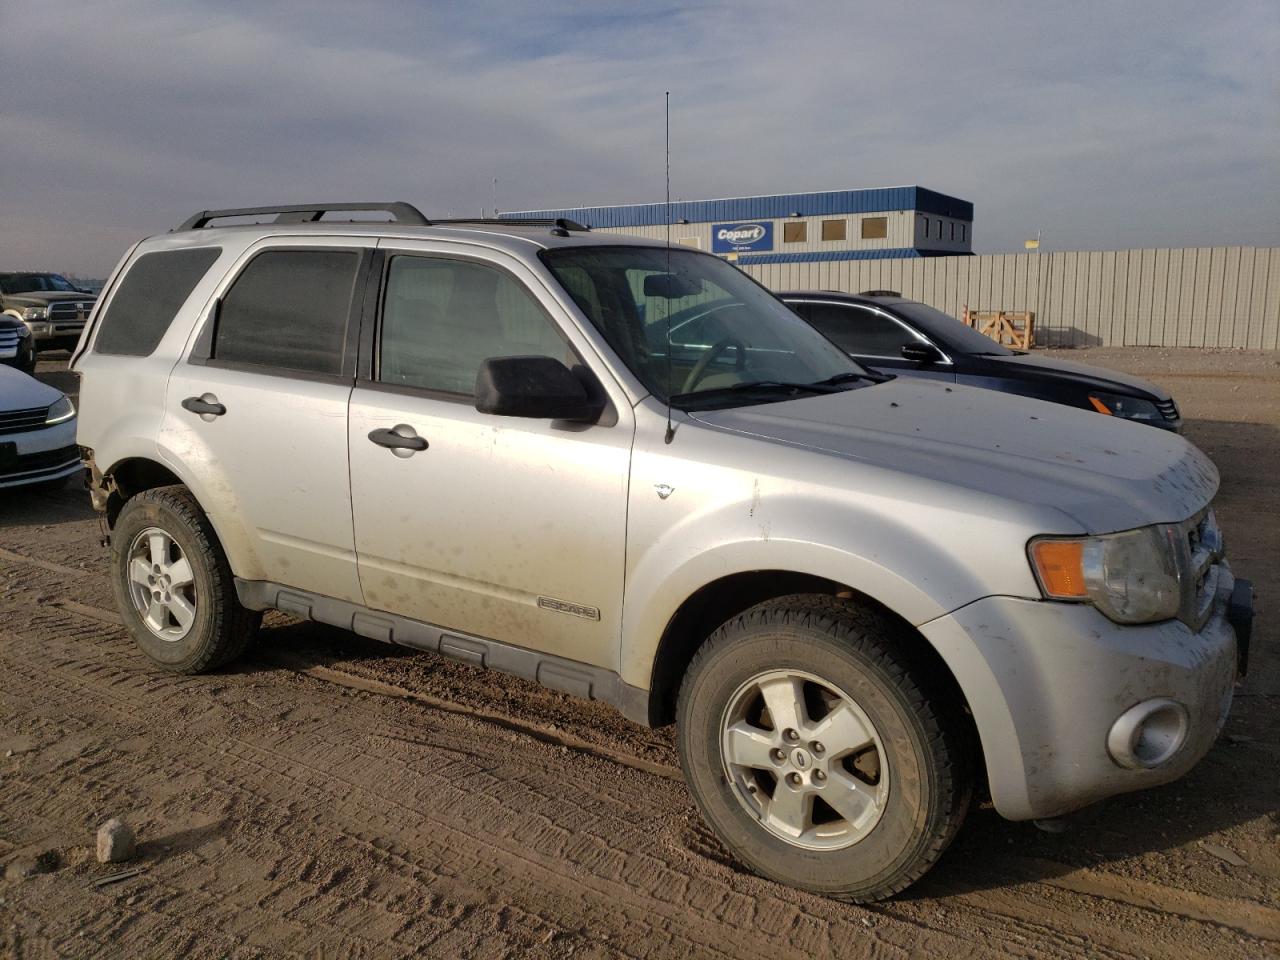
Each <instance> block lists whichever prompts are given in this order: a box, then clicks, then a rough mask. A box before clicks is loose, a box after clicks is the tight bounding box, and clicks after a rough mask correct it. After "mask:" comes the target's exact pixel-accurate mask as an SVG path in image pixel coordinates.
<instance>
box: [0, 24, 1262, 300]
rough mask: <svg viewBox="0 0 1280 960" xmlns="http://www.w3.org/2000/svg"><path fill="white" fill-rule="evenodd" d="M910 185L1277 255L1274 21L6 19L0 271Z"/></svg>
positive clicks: (1026, 216)
mask: <svg viewBox="0 0 1280 960" xmlns="http://www.w3.org/2000/svg"><path fill="white" fill-rule="evenodd" d="M667 90H669V91H670V92H671V187H672V194H673V196H676V197H681V198H684V199H690V200H693V199H703V198H710V197H728V196H743V195H753V194H767V193H789V192H804V191H810V190H838V189H850V188H863V187H883V186H894V185H900V184H920V185H922V186H926V187H930V188H932V189H935V190H939V191H942V192H944V193H949V194H952V195H955V196H959V197H962V198H964V199H966V200H971V201H973V203H974V204H975V215H974V216H975V222H974V230H973V238H974V249H975V250H976V251H977V252H979V253H994V252H1008V251H1012V250H1016V249H1021V247H1022V242H1023V240H1024V239H1026V238H1027V237H1031V236H1035V234H1036V232H1037V230H1039V231H1042V232H1043V238H1044V247H1045V248H1046V249H1057V250H1072V249H1119V248H1125V247H1137V246H1146V247H1152V246H1192V245H1232V244H1257V245H1276V244H1280V5H1277V4H1276V3H1275V0H1257V2H1254V0H1222V2H1220V3H1205V2H1203V0H1197V2H1182V0H1167V2H1139V0H1131V2H1093V0H1077V2H1073V3H1069V4H1059V3H1054V4H1049V3H1031V2H1016V3H1015V2H1010V3H1004V2H981V3H955V2H939V3H912V2H887V0H880V2H877V3H864V2H860V0H843V2H826V0H809V2H805V3H795V4H787V3H779V2H777V0H774V2H770V3H764V2H756V0H739V2H734V3H701V2H696V0H688V2H684V3H680V4H677V5H672V6H666V5H663V4H653V3H645V2H642V0H630V2H614V0H596V2H592V3H572V2H566V0H542V2H538V3H516V2H507V3H495V2H490V0H472V2H465V3H432V2H427V0H416V2H415V0H406V2H396V0H389V2H381V0H376V2H375V0H358V2H351V0H344V2H331V0H312V2H289V0H285V2H278V3H271V2H261V0H259V2H239V0H219V2H197V0H96V2H90V3H75V2H62V0H3V2H0V269H57V270H63V271H67V272H73V273H77V274H79V275H81V276H85V277H100V276H104V275H105V274H106V273H108V272H109V271H110V269H111V268H112V267H113V266H114V264H115V263H116V261H117V260H118V259H119V258H120V257H121V256H122V255H123V254H124V252H125V250H126V249H127V247H128V246H129V245H130V244H131V243H132V242H133V241H134V240H136V239H138V238H140V237H142V236H146V235H150V234H154V233H159V232H163V231H165V230H167V229H169V228H171V227H173V226H175V225H176V224H178V223H180V222H181V221H182V220H184V219H186V217H187V216H189V215H190V214H191V213H193V212H195V211H196V210H200V209H204V208H213V207H231V206H248V205H253V204H268V203H289V202H295V203H296V202H312V201H317V200H362V201H363V200H407V201H409V202H411V203H414V204H415V205H417V206H419V207H420V208H421V209H422V210H423V211H424V212H426V213H427V215H428V216H431V215H433V214H434V215H437V216H444V215H450V214H452V215H454V216H476V215H479V214H480V213H481V210H482V209H487V210H488V211H489V212H491V211H492V209H493V206H494V183H493V181H494V179H495V178H496V179H497V181H498V183H497V205H498V206H499V207H500V208H501V209H504V210H518V209H536V208H548V207H559V206H577V205H588V204H608V203H644V202H655V201H660V200H662V198H663V195H664V169H665V167H664V150H663V92H664V91H667Z"/></svg>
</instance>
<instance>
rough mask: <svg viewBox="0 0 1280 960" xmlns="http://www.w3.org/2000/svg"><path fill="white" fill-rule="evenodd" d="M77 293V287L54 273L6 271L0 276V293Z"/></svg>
mask: <svg viewBox="0 0 1280 960" xmlns="http://www.w3.org/2000/svg"><path fill="white" fill-rule="evenodd" d="M52 291H57V292H60V293H78V292H79V291H78V290H77V288H76V287H75V286H74V285H73V284H72V283H71V281H69V280H68V279H66V277H60V276H58V275H57V274H56V273H7V274H4V275H3V276H0V293H49V292H52Z"/></svg>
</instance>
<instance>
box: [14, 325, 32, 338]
mask: <svg viewBox="0 0 1280 960" xmlns="http://www.w3.org/2000/svg"><path fill="white" fill-rule="evenodd" d="M13 332H14V333H16V334H17V335H18V339H19V340H25V339H27V337H29V336H31V328H30V327H28V326H27V325H26V324H25V323H15V324H14V325H13Z"/></svg>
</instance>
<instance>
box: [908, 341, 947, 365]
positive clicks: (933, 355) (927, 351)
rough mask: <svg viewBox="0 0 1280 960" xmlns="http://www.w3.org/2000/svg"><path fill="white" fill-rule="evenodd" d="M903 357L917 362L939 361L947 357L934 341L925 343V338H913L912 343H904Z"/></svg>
mask: <svg viewBox="0 0 1280 960" xmlns="http://www.w3.org/2000/svg"><path fill="white" fill-rule="evenodd" d="M902 359H904V360H914V361H915V362H916V363H937V362H938V361H940V360H944V359H946V358H945V357H944V356H943V355H942V351H941V350H939V349H938V348H937V347H935V346H934V345H933V344H932V343H925V342H924V341H923V340H912V341H911V342H910V343H904V344H903V345H902Z"/></svg>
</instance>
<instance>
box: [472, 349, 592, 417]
mask: <svg viewBox="0 0 1280 960" xmlns="http://www.w3.org/2000/svg"><path fill="white" fill-rule="evenodd" d="M476 409H477V410H479V411H480V412H481V413H491V414H495V415H496V416H500V417H527V418H530V419H536V420H576V421H585V422H593V421H595V420H596V419H597V418H598V417H599V416H600V413H601V405H600V403H598V402H597V401H594V400H592V399H591V397H590V396H589V395H588V393H587V389H586V387H584V386H583V384H582V381H581V380H579V379H578V378H577V377H576V376H574V374H573V372H572V371H571V370H570V369H569V368H568V367H566V366H565V365H564V364H563V363H561V362H560V361H559V360H556V359H555V358H554V357H490V358H489V359H487V360H484V361H482V362H481V364H480V370H479V372H478V373H477V374H476Z"/></svg>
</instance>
